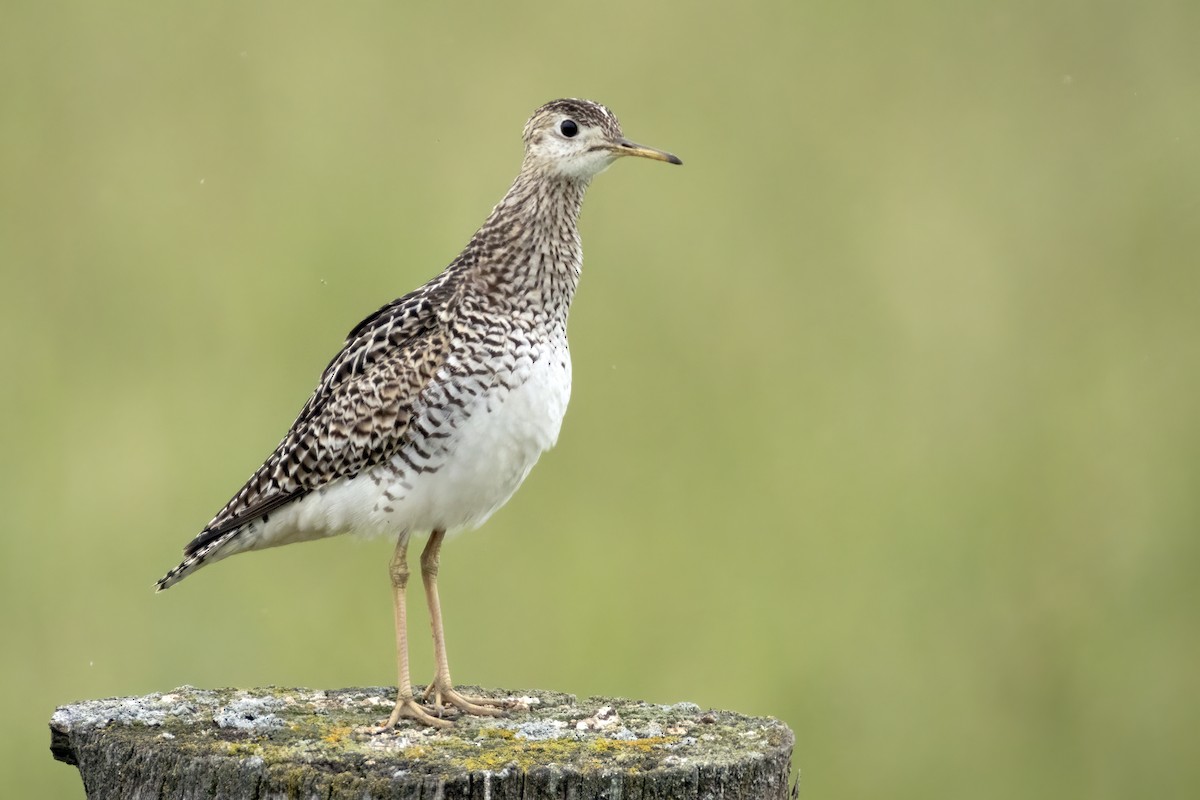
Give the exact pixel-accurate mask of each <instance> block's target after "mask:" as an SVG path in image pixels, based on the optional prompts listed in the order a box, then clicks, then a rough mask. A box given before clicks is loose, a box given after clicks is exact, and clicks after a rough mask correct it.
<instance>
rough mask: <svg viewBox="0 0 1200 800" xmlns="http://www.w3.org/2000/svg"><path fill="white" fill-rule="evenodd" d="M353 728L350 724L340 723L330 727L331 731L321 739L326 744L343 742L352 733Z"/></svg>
mask: <svg viewBox="0 0 1200 800" xmlns="http://www.w3.org/2000/svg"><path fill="white" fill-rule="evenodd" d="M351 730H352V728H351V727H350V726H349V725H338V726H336V727H333V728H330V729H329V733H327V734H325V735H324V736H323V737H321V741H323V742H325V743H326V744H341V743H342V742H343V741H345V740H346V737H347V736H349V735H350V731H351Z"/></svg>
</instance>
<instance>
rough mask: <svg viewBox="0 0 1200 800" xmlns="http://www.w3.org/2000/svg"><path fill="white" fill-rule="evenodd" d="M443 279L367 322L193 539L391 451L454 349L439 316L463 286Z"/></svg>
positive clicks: (198, 541)
mask: <svg viewBox="0 0 1200 800" xmlns="http://www.w3.org/2000/svg"><path fill="white" fill-rule="evenodd" d="M445 278H446V275H445V273H443V275H442V276H439V278H438V279H435V280H434V281H433V282H431V283H429V284H427V285H426V286H424V287H422V288H421V289H418V290H417V291H415V292H412V293H411V294H408V295H405V296H404V297H402V298H400V299H398V300H395V301H393V302H391V303H389V304H388V305H386V306H384V307H383V308H381V309H380V310H379V311H377V312H376V313H375V314H372V315H371V316H370V317H367V318H366V319H365V320H363V321H362V322H361V323H359V324H358V325H357V326H356V327H355V328H354V330H352V331H351V332H350V334H349V335H348V336H347V338H346V344H345V346H344V347H343V348H342V350H341V352H339V353H338V354H337V355H336V356H335V357H334V358H333V360H332V361H330V362H329V366H327V367H326V368H325V372H324V373H323V374H322V376H321V382H320V384H319V385H318V386H317V388H316V390H315V391H314V392H313V394H312V397H310V398H309V400H308V402H307V403H305V405H304V408H303V409H302V410H301V411H300V415H299V416H298V417H297V418H296V421H295V422H294V423H292V427H291V429H290V430H289V431H288V433H287V435H286V436H285V437H284V438H283V441H282V442H280V443H279V446H278V447H276V448H275V452H273V453H272V454H271V456H270V458H268V459H267V460H266V461H265V462H264V463H263V465H262V466H261V467H259V468H258V470H257V471H255V473H254V475H253V476H251V478H250V480H248V481H247V482H246V484H245V485H244V486H243V487H242V488H241V489H240V490H239V491H238V492H237V494H235V495H234V496H233V498H232V499H231V500H230V501H229V503H227V504H226V505H225V507H224V508H222V509H221V511H220V512H219V513H218V514H217V515H216V516H215V517H213V519H212V521H211V522H210V523H209V524H208V525H207V526H206V527H205V528H204V530H203V531H201V533H200V534H199V535H198V536H196V538H195V539H193V540H192V541H191V542H190V543H189V544H188V545H187V547H186V548H184V554H185V555H192V554H193V553H195V552H197V551H198V550H200V549H202V548H203V547H204V546H205V545H207V544H208V543H210V542H212V541H214V540H216V539H218V538H220V537H221V536H223V535H225V534H226V533H228V532H230V531H232V530H235V529H237V528H239V527H241V526H243V525H245V524H246V523H248V522H250V521H252V520H254V519H257V518H259V517H262V516H264V515H266V514H269V513H270V512H271V511H273V510H275V509H277V508H279V507H280V506H283V505H285V504H287V503H289V502H291V501H293V500H296V499H298V498H300V497H303V496H304V495H306V494H308V493H309V492H312V491H315V490H316V489H318V488H320V487H321V486H324V485H326V484H328V483H330V482H331V481H334V480H337V479H338V478H344V477H352V476H354V475H357V474H358V473H359V472H361V471H362V470H364V469H366V468H368V467H370V466H372V465H373V464H377V463H381V462H384V461H386V460H387V459H388V458H390V457H391V456H392V455H393V454H394V453H395V452H396V451H397V450H398V449H399V448H400V447H401V446H402V445H403V444H404V442H405V437H406V435H407V433H408V429H409V424H410V421H411V415H412V412H413V406H414V402H415V400H416V399H417V397H418V396H419V395H420V393H421V391H422V390H423V389H424V388H425V387H426V386H427V385H428V383H429V381H430V380H432V378H433V376H434V374H435V373H436V372H437V369H438V367H440V366H441V364H442V362H443V361H444V360H445V358H446V355H447V348H448V346H449V340H448V336H447V333H446V326H445V325H444V324H443V320H442V319H441V318H440V316H439V312H444V310H445V309H446V308H447V306H449V305H451V304H452V303H453V302H454V299H455V297H454V296H455V289H454V288H453V287H452V286H451V285H449V281H447V280H445Z"/></svg>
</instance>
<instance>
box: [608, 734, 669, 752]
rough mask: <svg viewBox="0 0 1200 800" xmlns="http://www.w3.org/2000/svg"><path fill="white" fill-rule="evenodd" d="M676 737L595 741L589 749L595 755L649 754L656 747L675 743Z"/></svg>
mask: <svg viewBox="0 0 1200 800" xmlns="http://www.w3.org/2000/svg"><path fill="white" fill-rule="evenodd" d="M678 739H679V737H678V736H647V737H646V738H645V739H629V740H625V739H597V740H595V741H594V742H592V743H591V749H592V750H594V751H595V752H597V753H633V752H636V753H649V752H650V751H651V750H653V749H654V748H656V747H661V746H662V745H664V744H669V743H671V742H674V741H677V740H678Z"/></svg>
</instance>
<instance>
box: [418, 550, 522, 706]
mask: <svg viewBox="0 0 1200 800" xmlns="http://www.w3.org/2000/svg"><path fill="white" fill-rule="evenodd" d="M444 538H446V532H445V531H434V532H433V533H431V534H430V535H429V543H428V544H426V545H425V549H424V551H422V552H421V580H422V582H423V583H424V584H425V599H426V601H428V604H429V624H430V626H431V627H432V628H433V655H434V658H435V659H436V660H437V673H436V675H435V677H434V679H433V683H431V684H430V685H429V688H428V689H426V690H425V698H424V699H425V700H426V701H427V702H430V701H431V702H432V705H433V707H434V710H435V711H436V712H437V713H439V714H440V713H442V711H443V710H444V708H445V706H447V705H449V706H453V707H455V708H457V709H458V710H459V711H462V712H464V713H466V714H475V715H477V716H489V717H498V716H500V714H501V712H500V710H499V709H497V708H488V707H487V706H502V705H504V703H503V701H500V700H493V699H491V698H486V697H465V696H463V695H462V694H460V693H459V692H457V691H456V690H455V689H454V684H453V683H452V682H451V681H450V663H449V661H448V660H447V658H446V634H445V632H444V631H443V630H442V604H441V601H440V600H439V599H438V588H437V576H438V567H439V566H440V559H439V554H440V552H441V549H442V540H443V539H444Z"/></svg>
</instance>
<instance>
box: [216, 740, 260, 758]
mask: <svg viewBox="0 0 1200 800" xmlns="http://www.w3.org/2000/svg"><path fill="white" fill-rule="evenodd" d="M225 749H226V752H228V753H229V755H231V756H238V757H243V756H257V755H261V754H262V746H261V745H259V744H257V743H255V742H227V743H226V744H225Z"/></svg>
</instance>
